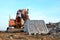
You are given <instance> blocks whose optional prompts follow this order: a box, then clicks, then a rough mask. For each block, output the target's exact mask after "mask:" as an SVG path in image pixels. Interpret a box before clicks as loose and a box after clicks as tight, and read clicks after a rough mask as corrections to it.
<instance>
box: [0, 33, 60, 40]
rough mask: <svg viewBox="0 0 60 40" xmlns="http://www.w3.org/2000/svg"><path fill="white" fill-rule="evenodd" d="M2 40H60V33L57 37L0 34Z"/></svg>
mask: <svg viewBox="0 0 60 40" xmlns="http://www.w3.org/2000/svg"><path fill="white" fill-rule="evenodd" d="M0 40H60V33H57V34H56V35H53V34H51V35H27V34H26V33H23V32H18V33H7V32H0Z"/></svg>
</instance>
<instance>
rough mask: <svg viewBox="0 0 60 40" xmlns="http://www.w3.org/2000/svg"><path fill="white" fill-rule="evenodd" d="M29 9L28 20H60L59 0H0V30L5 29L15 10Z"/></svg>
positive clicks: (54, 21) (47, 21)
mask: <svg viewBox="0 0 60 40" xmlns="http://www.w3.org/2000/svg"><path fill="white" fill-rule="evenodd" d="M25 8H26V9H29V18H30V20H44V21H45V23H49V22H52V23H56V22H60V0H0V30H6V28H7V27H8V22H9V15H10V16H11V18H13V19H15V18H16V13H17V10H19V9H25Z"/></svg>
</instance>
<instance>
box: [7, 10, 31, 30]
mask: <svg viewBox="0 0 60 40" xmlns="http://www.w3.org/2000/svg"><path fill="white" fill-rule="evenodd" d="M28 10H29V9H19V10H18V11H17V13H16V19H15V20H14V19H10V20H9V27H8V28H7V30H8V29H9V28H15V29H21V28H24V24H25V23H26V20H30V18H29V15H28Z"/></svg>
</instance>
